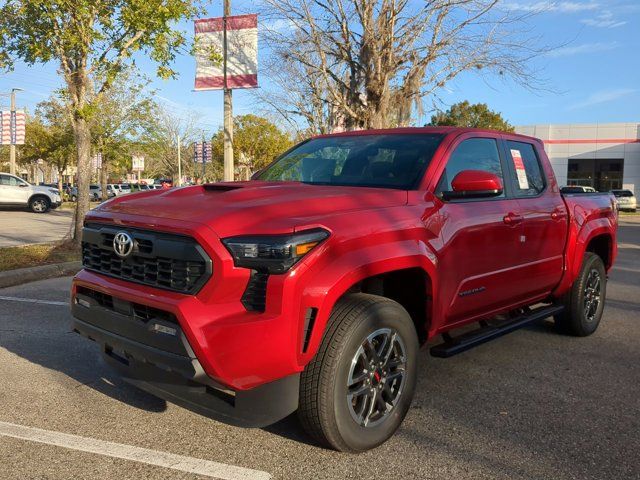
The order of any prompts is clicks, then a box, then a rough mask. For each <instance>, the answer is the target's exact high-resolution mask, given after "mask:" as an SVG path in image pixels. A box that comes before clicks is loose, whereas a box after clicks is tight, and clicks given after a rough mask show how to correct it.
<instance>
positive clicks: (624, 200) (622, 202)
mask: <svg viewBox="0 0 640 480" xmlns="http://www.w3.org/2000/svg"><path fill="white" fill-rule="evenodd" d="M611 193H613V195H614V196H615V197H616V203H617V204H618V209H619V210H628V211H631V212H635V211H636V210H637V209H638V202H637V200H636V197H635V195H634V194H633V192H632V191H631V190H611Z"/></svg>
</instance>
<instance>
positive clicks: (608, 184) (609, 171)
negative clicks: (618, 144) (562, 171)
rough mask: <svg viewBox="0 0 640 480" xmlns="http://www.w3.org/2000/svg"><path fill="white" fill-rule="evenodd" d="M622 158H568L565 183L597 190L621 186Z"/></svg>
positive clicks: (605, 190)
mask: <svg viewBox="0 0 640 480" xmlns="http://www.w3.org/2000/svg"><path fill="white" fill-rule="evenodd" d="M623 173H624V160H623V159H618V158H616V159H609V158H597V159H596V158H570V159H569V165H568V168H567V185H581V186H584V187H593V188H595V189H596V190H598V191H599V192H608V191H610V190H613V189H620V188H622V177H623Z"/></svg>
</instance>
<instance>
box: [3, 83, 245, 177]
mask: <svg viewBox="0 0 640 480" xmlns="http://www.w3.org/2000/svg"><path fill="white" fill-rule="evenodd" d="M20 91H22V89H21V88H12V89H11V108H10V110H11V123H12V127H13V128H14V129H15V128H16V126H15V121H16V92H20ZM232 161H233V160H232ZM9 173H11V175H15V174H16V145H15V143H13V134H12V135H11V144H10V145H9Z"/></svg>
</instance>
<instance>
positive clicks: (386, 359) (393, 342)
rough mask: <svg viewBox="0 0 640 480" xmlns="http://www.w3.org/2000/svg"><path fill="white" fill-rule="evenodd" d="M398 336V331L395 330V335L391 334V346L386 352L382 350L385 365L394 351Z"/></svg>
mask: <svg viewBox="0 0 640 480" xmlns="http://www.w3.org/2000/svg"><path fill="white" fill-rule="evenodd" d="M396 336H397V334H396V332H393V335H391V339H390V340H389V348H387V351H386V353H384V352H381V353H382V356H383V359H382V362H383V363H384V365H386V364H387V363H388V362H389V359H390V358H391V354H392V353H393V349H394V345H395V343H396Z"/></svg>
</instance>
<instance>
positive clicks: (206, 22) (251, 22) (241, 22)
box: [194, 14, 258, 33]
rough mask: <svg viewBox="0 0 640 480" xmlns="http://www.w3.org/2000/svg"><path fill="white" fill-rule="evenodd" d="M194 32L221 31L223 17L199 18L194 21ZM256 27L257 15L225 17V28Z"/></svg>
mask: <svg viewBox="0 0 640 480" xmlns="http://www.w3.org/2000/svg"><path fill="white" fill-rule="evenodd" d="M194 26H195V32H196V33H209V32H221V31H222V30H223V29H224V17H216V18H201V19H198V20H196V21H195V22H194ZM245 28H258V16H257V15H255V14H253V15H234V16H230V17H227V30H242V29H245Z"/></svg>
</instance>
